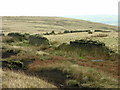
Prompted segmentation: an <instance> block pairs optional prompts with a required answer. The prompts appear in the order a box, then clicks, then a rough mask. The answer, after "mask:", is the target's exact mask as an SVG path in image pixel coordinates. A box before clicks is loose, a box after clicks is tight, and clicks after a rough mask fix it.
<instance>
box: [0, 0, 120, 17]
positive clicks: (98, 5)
mask: <svg viewBox="0 0 120 90" xmlns="http://www.w3.org/2000/svg"><path fill="white" fill-rule="evenodd" d="M118 1H119V0H2V1H0V16H9V15H12V16H66V15H91V14H93V15H96V14H110V15H113V14H116V15H117V13H118Z"/></svg>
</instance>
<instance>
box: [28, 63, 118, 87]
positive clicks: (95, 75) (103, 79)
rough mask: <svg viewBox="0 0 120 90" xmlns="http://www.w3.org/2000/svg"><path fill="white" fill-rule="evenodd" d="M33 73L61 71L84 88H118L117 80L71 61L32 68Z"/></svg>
mask: <svg viewBox="0 0 120 90" xmlns="http://www.w3.org/2000/svg"><path fill="white" fill-rule="evenodd" d="M30 70H31V71H44V70H48V71H51V70H60V71H61V72H63V73H65V74H66V75H67V76H69V77H71V78H73V79H75V80H77V81H78V82H80V84H81V85H82V86H83V87H89V88H90V87H92V88H97V87H99V88H117V87H118V82H117V79H114V78H113V77H112V76H110V75H108V74H106V73H104V72H98V71H97V70H96V69H94V68H90V67H83V66H79V65H78V64H73V63H71V62H69V61H64V62H59V63H54V64H49V65H45V66H39V65H37V66H34V67H30Z"/></svg>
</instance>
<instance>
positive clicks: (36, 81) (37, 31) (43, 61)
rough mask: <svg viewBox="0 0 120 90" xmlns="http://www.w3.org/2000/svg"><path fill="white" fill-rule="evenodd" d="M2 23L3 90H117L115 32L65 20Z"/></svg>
mask: <svg viewBox="0 0 120 90" xmlns="http://www.w3.org/2000/svg"><path fill="white" fill-rule="evenodd" d="M2 19H3V27H2V33H1V34H0V39H2V41H1V42H0V43H1V44H2V48H1V49H0V52H1V53H2V59H0V62H2V69H0V72H3V74H2V76H3V82H2V86H3V88H75V87H77V88H118V79H119V78H120V76H119V75H118V55H119V54H118V32H117V27H116V26H111V25H105V24H101V23H95V22H88V21H84V20H78V19H72V18H63V17H32V16H31V17H22V16H20V17H18V16H16V17H2ZM95 30H97V32H96V31H95ZM11 82H12V83H11ZM23 82H24V83H23Z"/></svg>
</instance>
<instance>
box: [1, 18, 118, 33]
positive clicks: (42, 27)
mask: <svg viewBox="0 0 120 90" xmlns="http://www.w3.org/2000/svg"><path fill="white" fill-rule="evenodd" d="M2 19H3V21H2V22H3V26H2V27H3V30H4V32H11V31H14V32H15V31H16V32H22V33H23V32H29V33H42V32H50V31H52V30H54V31H55V32H63V31H65V30H73V31H74V30H86V29H87V30H95V29H102V30H116V29H117V27H116V26H111V25H106V24H101V23H94V22H89V21H85V20H79V19H72V18H64V17H32V16H31V17H30V16H29V17H25V16H21V17H2Z"/></svg>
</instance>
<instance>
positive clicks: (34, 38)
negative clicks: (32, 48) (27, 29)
mask: <svg viewBox="0 0 120 90" xmlns="http://www.w3.org/2000/svg"><path fill="white" fill-rule="evenodd" d="M29 43H30V44H32V45H36V46H38V45H47V46H49V45H50V43H49V40H48V39H47V38H46V37H43V36H41V35H39V34H36V35H30V37H29Z"/></svg>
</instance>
